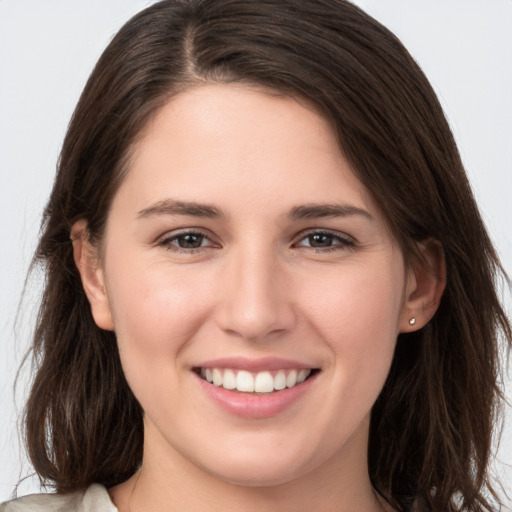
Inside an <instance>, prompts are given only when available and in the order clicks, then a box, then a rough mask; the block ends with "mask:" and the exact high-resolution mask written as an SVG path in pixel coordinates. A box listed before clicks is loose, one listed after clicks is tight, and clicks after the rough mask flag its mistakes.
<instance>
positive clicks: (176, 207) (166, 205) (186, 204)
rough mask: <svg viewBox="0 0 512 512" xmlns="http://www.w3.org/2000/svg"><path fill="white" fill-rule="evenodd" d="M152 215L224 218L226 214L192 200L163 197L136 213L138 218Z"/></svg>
mask: <svg viewBox="0 0 512 512" xmlns="http://www.w3.org/2000/svg"><path fill="white" fill-rule="evenodd" d="M153 215H190V216H192V217H206V218H209V219H219V218H224V217H226V215H225V214H224V213H223V212H222V211H221V210H220V209H219V208H217V207H215V206H212V205H209V204H203V203H196V202H193V201H177V200H175V199H165V200H163V201H159V202H158V203H155V204H153V205H151V206H149V207H148V208H144V209H143V210H140V212H138V213H137V218H138V219H145V218H147V217H151V216H153Z"/></svg>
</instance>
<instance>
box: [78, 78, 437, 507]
mask: <svg viewBox="0 0 512 512" xmlns="http://www.w3.org/2000/svg"><path fill="white" fill-rule="evenodd" d="M176 200H179V201H181V202H194V203H197V204H199V205H208V206H209V207H214V208H215V209H217V210H218V211H219V212H220V215H219V216H217V217H212V216H205V215H203V214H200V215H198V213H201V212H198V211H197V209H196V211H195V212H191V211H190V209H189V210H188V211H186V212H183V211H181V212H176V208H175V203H172V201H176ZM325 204H328V205H337V206H339V205H343V207H344V208H345V210H347V208H346V207H347V206H348V207H350V208H349V210H348V214H347V211H345V212H344V214H341V213H343V212H341V213H340V212H338V213H337V214H336V215H326V212H325V209H324V210H322V211H321V212H320V213H318V210H317V211H316V212H317V213H316V215H317V216H316V217H315V218H301V217H300V216H297V207H304V206H311V205H325ZM169 205H171V206H173V208H169ZM294 211H295V216H294V215H292V213H293V212H294ZM202 213H204V212H202ZM85 228H86V223H85V221H80V222H78V223H77V224H76V225H75V226H74V230H73V236H74V239H75V244H74V247H75V259H76V262H77V265H78V268H79V269H80V272H81V275H82V279H83V283H84V287H85V290H86V293H87V295H88V297H89V300H90V302H91V308H92V312H93V315H94V318H95V321H96V323H97V324H98V325H99V326H100V327H101V328H103V329H112V330H115V332H116V335H117V339H118V343H119V351H120V355H121V360H122V364H123V368H124V371H125V374H126V377H127V380H128V383H129V385H130V387H131V388H132V390H133V392H134V394H135V396H136V397H137V399H138V400H139V402H140V404H141V405H142V408H143V409H144V412H145V445H144V459H143V464H142V468H141V470H140V471H139V472H138V473H137V474H136V475H134V476H133V477H132V478H131V479H130V480H128V481H127V482H125V483H124V484H121V485H120V486H118V487H115V488H113V489H111V490H110V492H111V496H112V499H113V501H114V503H115V504H116V505H117V506H118V508H119V510H120V511H121V512H124V511H128V510H131V511H138V510H145V511H159V510H187V511H196V510H197V511H199V510H205V509H208V510H209V511H216V510H219V511H220V510H222V511H235V510H237V511H239V510H244V511H253V510H254V511H258V512H260V511H261V510H266V511H276V512H277V511H280V512H282V511H301V510H304V511H306V510H308V511H309V510H321V511H326V512H327V511H353V510H365V511H374V510H375V511H376V510H382V509H383V505H382V503H380V502H379V500H378V499H377V498H376V496H375V493H374V491H373V490H372V487H371V484H370V480H369V477H368V468H367V462H366V459H367V446H368V429H369V419H370V411H371V407H372V405H373V403H374V402H375V400H376V398H377V396H378V394H379V392H380V390H381V389H382V386H383V384H384V382H385V379H386V376H387V374H388V371H389V368H390V364H391V360H392V356H393V350H394V347H395V342H396V338H397V335H398V333H399V332H406V331H410V330H413V329H418V328H421V327H422V326H423V325H424V324H425V323H426V322H427V321H428V320H429V319H430V318H431V316H432V315H433V314H434V312H435V309H436V307H437V303H438V301H439V297H440V294H441V292H442V286H443V285H442V279H440V278H438V277H436V276H435V275H434V274H432V273H429V272H427V271H425V270H421V269H408V268H406V267H405V265H404V260H403V256H402V253H401V251H400V249H399V247H397V245H396V243H395V241H394V240H393V238H392V237H391V235H390V233H389V230H388V228H387V226H386V222H385V219H384V217H383V215H382V213H381V211H380V210H379V208H378V206H377V205H376V204H375V202H374V200H373V199H372V197H371V195H370V194H369V192H368V191H367V190H366V188H365V187H364V186H363V185H362V184H361V183H360V182H359V181H358V179H357V178H356V177H355V175H354V173H353V172H352V170H351V169H350V166H349V165H348V163H347V161H346V160H345V158H344V157H343V155H342V153H341V151H340V149H339V147H338V145H337V141H336V138H335V136H334V133H333V131H332V129H331V127H330V126H329V124H328V123H327V121H326V120H325V119H324V118H323V117H322V116H320V115H319V114H318V113H317V112H316V111H315V110H314V109H313V108H311V107H310V106H308V105H305V104H304V102H299V101H296V100H294V99H292V98H289V97H284V96H278V95H276V94H268V93H266V92H265V91H262V90H258V89H256V88H249V87H248V86H241V85H238V86H234V85H219V84H209V85H204V86H200V87H197V88H195V89H192V90H189V91H187V92H184V93H181V94H180V95H178V96H176V97H174V98H173V99H172V100H171V101H170V102H169V103H168V104H167V105H166V106H164V107H163V108H162V109H161V111H160V112H159V113H158V115H157V116H156V117H155V119H154V120H153V121H152V122H151V124H150V125H149V126H147V127H146V129H145V131H144V133H143V134H142V137H141V139H140V141H139V142H138V144H137V146H136V148H135V152H134V156H133V159H132V161H131V167H130V170H129V173H128V175H127V177H126V179H125V180H124V181H123V183H122V184H121V186H120V188H119V190H118V192H117V193H116V195H115V197H114V200H113V204H112V207H111V211H110V213H109V217H108V222H107V228H106V233H105V236H104V240H103V243H102V247H101V251H100V250H99V249H98V248H96V247H94V246H92V245H91V244H90V243H89V242H88V241H87V237H86V234H85V233H86V229H85ZM184 231H185V232H188V233H190V232H193V233H196V235H195V238H194V240H195V241H199V247H197V248H183V247H179V246H180V244H183V242H184V240H185V239H184V238H183V232H184ZM319 232H321V233H324V234H327V237H326V238H325V237H324V238H322V237H320V238H318V236H317V237H316V238H313V237H312V235H313V234H315V233H316V234H318V233H319ZM178 235H182V236H181V238H180V237H179V236H178ZM319 239H321V240H322V244H323V245H322V246H321V247H312V245H314V244H315V243H317V242H318V240H319ZM434 245H435V244H434ZM432 247H433V244H426V245H425V246H424V248H423V250H424V252H425V256H426V258H427V260H429V261H430V263H431V264H432V265H433V266H434V267H435V268H437V269H438V270H440V263H439V262H440V258H439V251H436V250H432ZM441 273H442V272H441V270H440V272H438V275H439V274H441ZM411 317H415V318H416V323H415V325H414V326H411V325H410V324H409V320H410V318H411ZM228 356H229V357H244V358H248V359H257V358H261V357H281V358H285V359H293V360H294V361H299V362H301V363H303V364H306V365H307V366H310V367H311V368H316V369H319V372H318V374H317V375H316V377H315V380H314V382H312V383H311V385H310V386H309V388H308V390H307V392H306V393H305V394H303V395H302V396H301V397H300V399H299V400H297V401H296V402H295V403H294V404H293V405H292V406H291V407H288V408H287V409H285V410H284V411H283V412H281V413H279V414H277V415H275V416H272V417H270V418H263V419H251V418H241V417H238V416H236V415H233V414H231V413H229V412H227V411H225V410H222V409H221V408H219V406H218V405H217V404H216V403H214V402H213V401H212V400H211V399H210V398H209V397H208V396H207V395H206V394H205V393H204V391H203V390H202V388H201V386H200V381H199V379H198V376H197V375H196V373H195V372H194V371H193V368H194V367H196V366H197V365H199V364H200V363H201V362H204V361H207V360H211V359H216V358H220V357H228Z"/></svg>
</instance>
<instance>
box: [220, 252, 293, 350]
mask: <svg viewBox="0 0 512 512" xmlns="http://www.w3.org/2000/svg"><path fill="white" fill-rule="evenodd" d="M282 265H283V263H282V262H281V260H280V258H279V257H278V256H277V255H276V253H275V251H273V250H272V248H271V247H269V246H265V245H262V244H255V243H248V244H246V245H244V246H240V247H238V248H237V249H236V250H234V251H233V252H232V254H231V255H230V257H229V258H228V259H227V261H226V265H225V267H224V278H225V281H224V285H223V288H224V290H223V293H222V298H223V299H222V302H221V304H220V305H219V311H218V322H219V325H220V326H221V328H222V329H223V330H225V331H229V332H231V333H236V334H237V335H239V336H241V337H243V338H245V339H248V340H262V339H264V338H266V337H268V336H269V335H270V334H277V333H279V332H283V331H285V330H287V329H289V328H290V327H291V326H292V324H293V322H294V313H293V308H292V305H291V302H290V301H289V299H288V295H287V292H286V283H285V281H286V278H285V272H283V268H282Z"/></svg>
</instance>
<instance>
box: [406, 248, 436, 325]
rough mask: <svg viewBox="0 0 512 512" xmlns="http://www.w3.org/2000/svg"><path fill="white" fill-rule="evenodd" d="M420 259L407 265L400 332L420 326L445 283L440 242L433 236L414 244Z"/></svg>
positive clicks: (424, 321)
mask: <svg viewBox="0 0 512 512" xmlns="http://www.w3.org/2000/svg"><path fill="white" fill-rule="evenodd" d="M418 249H419V252H420V256H421V258H420V262H418V263H417V264H416V265H414V266H413V267H412V268H410V269H409V271H408V274H407V282H406V289H405V303H404V308H403V312H402V318H401V321H400V332H412V331H416V330H418V329H421V328H422V327H424V326H425V325H426V324H427V323H428V322H429V321H430V320H431V319H432V317H433V316H434V314H435V313H436V311H437V308H438V307H439V303H440V302H441V297H442V295H443V292H444V289H445V286H446V263H445V258H444V251H443V247H442V246H441V244H440V243H439V242H438V241H437V240H434V239H429V240H426V241H425V242H422V243H420V244H418Z"/></svg>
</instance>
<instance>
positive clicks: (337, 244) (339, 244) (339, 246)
mask: <svg viewBox="0 0 512 512" xmlns="http://www.w3.org/2000/svg"><path fill="white" fill-rule="evenodd" d="M318 235H320V236H325V237H328V238H330V239H331V242H332V243H333V245H330V246H327V247H314V246H305V245H300V242H303V241H304V240H306V239H308V238H309V239H310V238H311V237H313V236H318ZM310 243H311V240H310ZM355 245H356V244H355V242H354V240H353V239H352V238H350V237H348V236H346V235H345V236H343V235H341V234H340V233H337V232H335V231H328V230H323V229H313V230H310V231H308V232H306V233H301V238H300V240H299V242H298V243H295V244H294V247H305V248H306V249H308V250H310V251H314V252H315V253H326V252H332V251H344V250H347V249H353V248H354V247H355Z"/></svg>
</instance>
